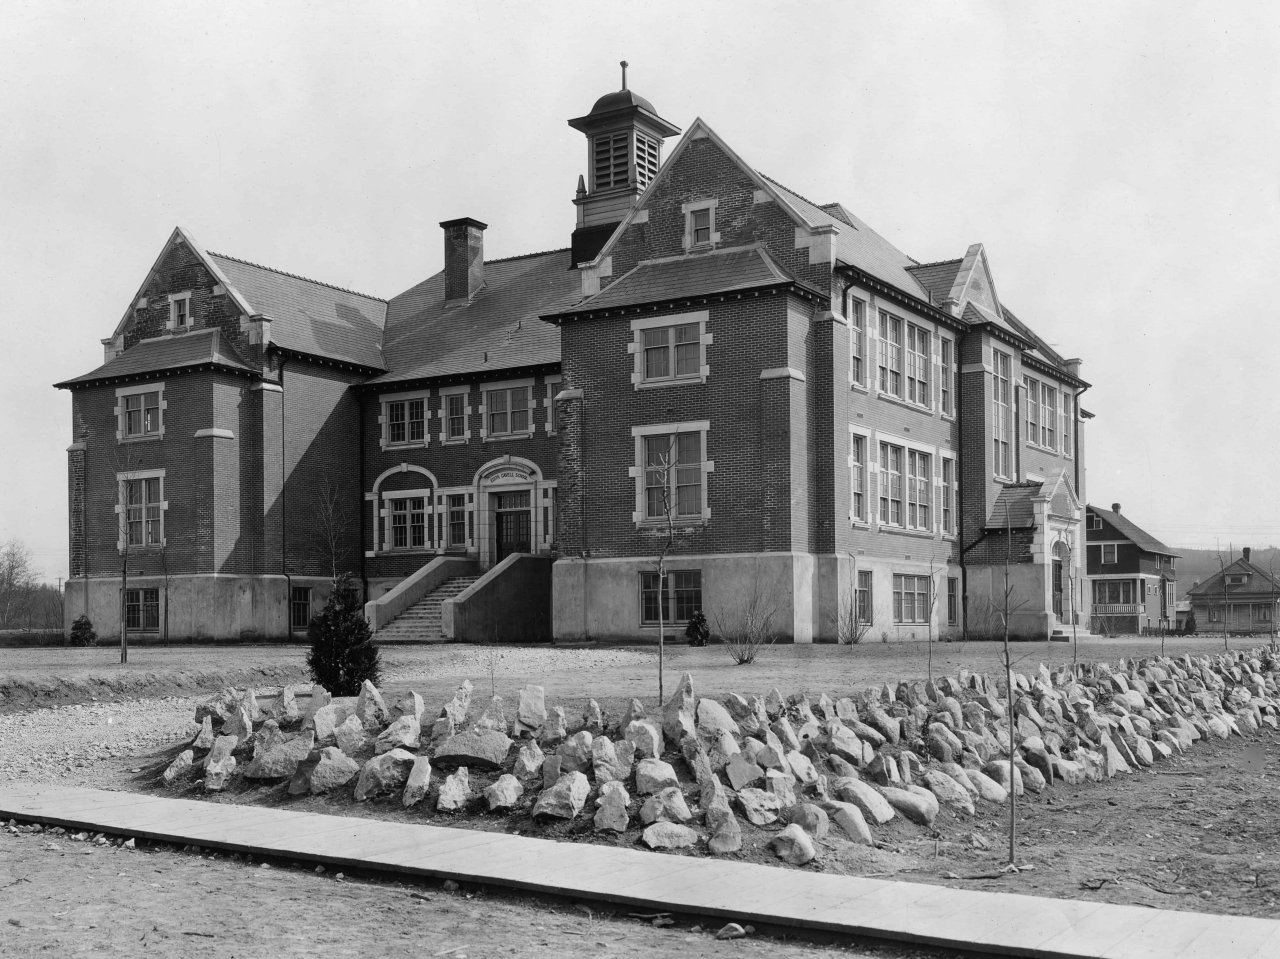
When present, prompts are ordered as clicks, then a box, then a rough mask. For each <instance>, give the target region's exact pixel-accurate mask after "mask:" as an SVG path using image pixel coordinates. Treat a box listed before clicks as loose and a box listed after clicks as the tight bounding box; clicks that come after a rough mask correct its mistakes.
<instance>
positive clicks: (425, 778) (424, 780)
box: [400, 756, 431, 809]
mask: <svg viewBox="0 0 1280 959" xmlns="http://www.w3.org/2000/svg"><path fill="white" fill-rule="evenodd" d="M430 788H431V760H430V759H428V758H427V757H426V756H417V757H415V758H414V760H413V766H412V768H410V770H409V778H408V779H406V780H405V783H404V794H403V795H402V796H401V797H400V804H401V805H402V806H404V807H405V808H406V809H408V808H409V807H410V806H416V805H417V804H418V803H420V802H422V800H424V799H426V798H427V791H428V790H429V789H430Z"/></svg>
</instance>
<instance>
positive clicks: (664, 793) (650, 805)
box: [640, 786, 693, 823]
mask: <svg viewBox="0 0 1280 959" xmlns="http://www.w3.org/2000/svg"><path fill="white" fill-rule="evenodd" d="M692 818H693V813H691V812H689V806H688V804H686V803H685V801H684V793H682V792H681V791H680V788H679V787H678V786H668V787H667V788H665V789H663V790H660V791H659V792H657V793H654V794H653V795H652V796H650V797H649V798H648V799H646V800H645V801H644V805H643V806H641V807H640V821H641V822H643V823H654V822H688V821H689V820H690V819H692Z"/></svg>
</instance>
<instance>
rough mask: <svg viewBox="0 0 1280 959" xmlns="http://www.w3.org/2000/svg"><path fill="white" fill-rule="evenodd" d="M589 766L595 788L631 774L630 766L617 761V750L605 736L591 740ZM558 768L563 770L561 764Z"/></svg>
mask: <svg viewBox="0 0 1280 959" xmlns="http://www.w3.org/2000/svg"><path fill="white" fill-rule="evenodd" d="M561 748H563V747H561ZM590 765H591V770H592V775H593V776H594V778H595V781H596V785H597V786H603V785H604V784H605V783H607V782H615V781H621V780H623V779H626V778H627V776H628V774H629V773H630V772H631V764H630V763H625V764H624V763H623V762H622V761H621V760H620V759H619V757H618V750H617V748H616V747H615V746H614V745H613V743H611V742H610V741H609V739H608V737H606V736H597V737H596V738H595V739H593V740H591V762H590ZM560 768H561V769H563V768H564V764H563V762H562V763H561V767H560Z"/></svg>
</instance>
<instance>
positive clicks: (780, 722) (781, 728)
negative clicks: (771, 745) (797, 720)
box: [769, 716, 800, 756]
mask: <svg viewBox="0 0 1280 959" xmlns="http://www.w3.org/2000/svg"><path fill="white" fill-rule="evenodd" d="M769 731H770V732H772V733H773V735H774V736H776V737H777V739H778V742H779V743H780V744H781V746H782V749H781V750H780V751H779V755H783V756H785V755H786V754H787V752H789V751H790V750H792V749H799V748H800V737H799V736H797V735H796V731H795V727H793V726H792V725H791V721H790V720H789V719H787V717H786V716H779V717H778V718H777V719H775V720H774V721H773V722H772V723H770V724H769Z"/></svg>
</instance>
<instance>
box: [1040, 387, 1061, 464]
mask: <svg viewBox="0 0 1280 959" xmlns="http://www.w3.org/2000/svg"><path fill="white" fill-rule="evenodd" d="M1040 389H1041V395H1040V411H1041V423H1040V443H1041V445H1042V446H1044V447H1045V448H1046V449H1051V450H1056V449H1057V448H1058V391H1057V390H1055V389H1054V388H1053V387H1051V386H1049V384H1048V383H1044V384H1042V385H1041V387H1040Z"/></svg>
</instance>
